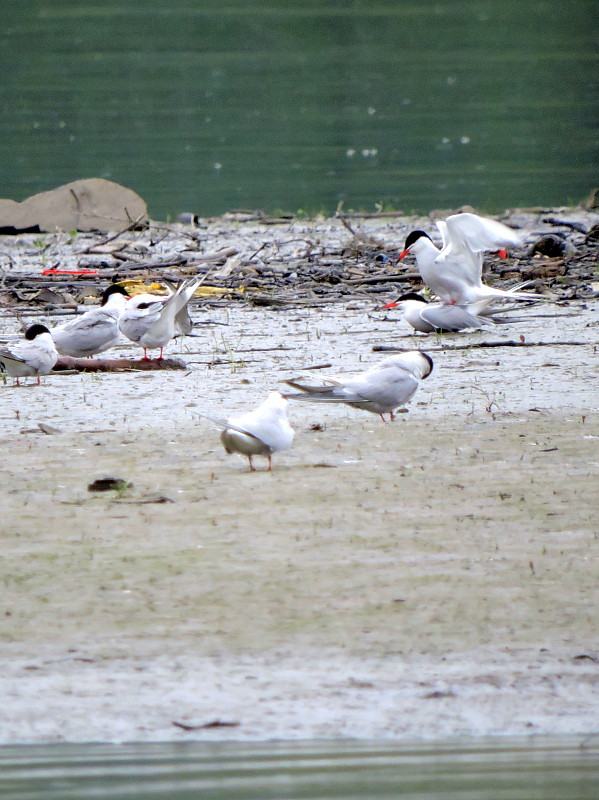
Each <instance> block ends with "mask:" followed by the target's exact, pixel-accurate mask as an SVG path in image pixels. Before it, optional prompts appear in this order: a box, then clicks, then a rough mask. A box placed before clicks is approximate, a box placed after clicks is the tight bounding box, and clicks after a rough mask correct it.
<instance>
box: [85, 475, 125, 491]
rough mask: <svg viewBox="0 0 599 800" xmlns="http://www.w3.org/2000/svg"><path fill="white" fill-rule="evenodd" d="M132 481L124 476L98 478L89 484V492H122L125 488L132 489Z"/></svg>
mask: <svg viewBox="0 0 599 800" xmlns="http://www.w3.org/2000/svg"><path fill="white" fill-rule="evenodd" d="M132 487H133V484H132V483H129V482H128V481H126V480H124V479H123V478H97V479H96V480H95V481H93V482H92V483H90V484H88V487H87V491H88V492H110V491H114V492H122V491H124V490H125V489H131V488H132Z"/></svg>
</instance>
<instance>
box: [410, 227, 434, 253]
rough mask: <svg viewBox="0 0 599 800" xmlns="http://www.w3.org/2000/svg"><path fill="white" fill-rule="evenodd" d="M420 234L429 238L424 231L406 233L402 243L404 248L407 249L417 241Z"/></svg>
mask: <svg viewBox="0 0 599 800" xmlns="http://www.w3.org/2000/svg"><path fill="white" fill-rule="evenodd" d="M422 236H426V238H427V239H430V238H431V237H430V236H429V235H428V233H425V232H424V231H412V233H408V235H407V237H406V243H405V245H404V248H405V249H406V250H407V249H408V247H411V246H412V245H413V244H414V242H417V241H418V239H420V238H421V237H422ZM431 241H432V239H431Z"/></svg>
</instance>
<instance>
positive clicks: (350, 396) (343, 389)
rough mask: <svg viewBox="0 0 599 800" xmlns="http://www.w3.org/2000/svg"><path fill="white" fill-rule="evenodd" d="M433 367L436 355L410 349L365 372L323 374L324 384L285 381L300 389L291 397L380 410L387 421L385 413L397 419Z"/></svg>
mask: <svg viewBox="0 0 599 800" xmlns="http://www.w3.org/2000/svg"><path fill="white" fill-rule="evenodd" d="M432 370H433V359H432V358H431V357H430V356H429V355H428V353H423V352H422V351H420V350H411V351H409V352H406V353H401V354H399V355H394V356H388V357H387V358H385V359H383V360H382V361H380V362H379V363H378V364H375V365H374V366H373V367H370V369H368V370H366V371H365V372H361V373H359V374H358V375H354V376H324V375H323V376H321V379H322V380H323V381H324V382H325V385H324V386H322V385H316V386H315V385H313V384H305V383H300V382H299V381H298V380H287V381H285V383H287V384H289V386H293V388H294V389H299V390H300V392H299V393H298V394H286V395H285V396H286V397H288V398H289V399H290V400H314V401H318V402H325V403H345V404H346V405H348V406H353V407H354V408H361V409H363V410H364V411H370V412H372V413H373V414H378V415H379V416H380V418H381V419H382V420H383V422H386V419H385V416H384V415H385V414H389V418H390V419H391V420H393V419H395V413H394V412H395V411H396V409H398V408H399V407H400V406H403V405H405V404H406V403H408V402H409V401H410V400H411V399H412V397H413V396H414V394H415V393H416V390H417V389H418V385H419V382H420V381H421V380H423V379H424V378H428V376H429V375H430V374H431V372H432Z"/></svg>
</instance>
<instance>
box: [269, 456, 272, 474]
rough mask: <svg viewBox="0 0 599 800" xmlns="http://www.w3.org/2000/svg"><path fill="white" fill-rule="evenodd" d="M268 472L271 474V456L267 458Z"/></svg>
mask: <svg viewBox="0 0 599 800" xmlns="http://www.w3.org/2000/svg"><path fill="white" fill-rule="evenodd" d="M268 471H269V472H272V456H268Z"/></svg>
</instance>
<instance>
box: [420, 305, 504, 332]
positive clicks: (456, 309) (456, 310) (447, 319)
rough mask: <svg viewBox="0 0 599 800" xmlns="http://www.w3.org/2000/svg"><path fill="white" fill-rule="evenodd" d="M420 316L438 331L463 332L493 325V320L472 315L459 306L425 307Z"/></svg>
mask: <svg viewBox="0 0 599 800" xmlns="http://www.w3.org/2000/svg"><path fill="white" fill-rule="evenodd" d="M420 316H421V318H422V319H423V320H424V321H425V322H428V323H429V325H432V326H433V328H434V329H435V330H438V331H441V330H442V331H463V330H465V329H466V328H484V327H485V326H488V325H492V324H493V323H492V322H491V320H489V319H483V317H478V316H476V315H474V314H471V313H470V312H469V311H468V310H467V309H466V308H464V307H462V306H457V305H453V306H452V305H434V306H432V305H431V306H425V307H424V308H423V309H422V310H421V311H420Z"/></svg>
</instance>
